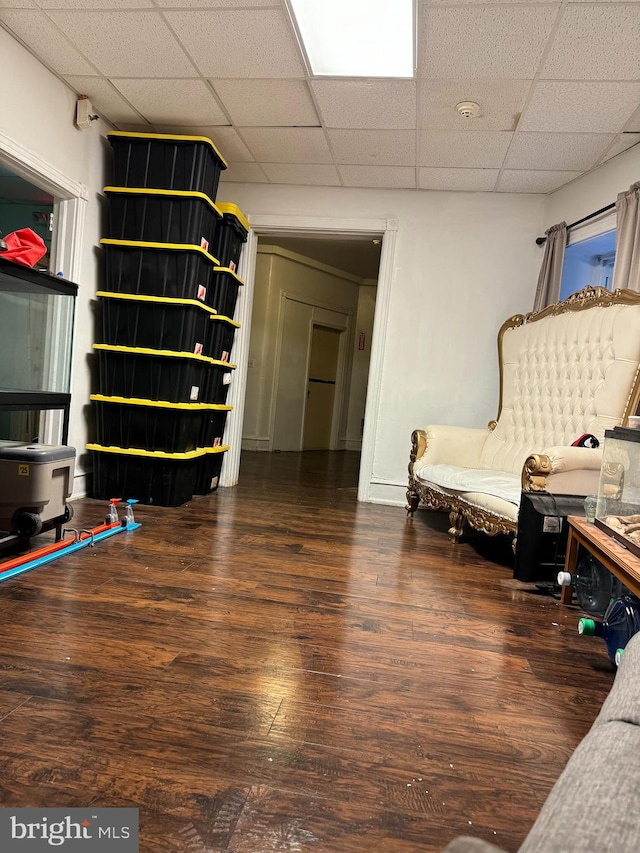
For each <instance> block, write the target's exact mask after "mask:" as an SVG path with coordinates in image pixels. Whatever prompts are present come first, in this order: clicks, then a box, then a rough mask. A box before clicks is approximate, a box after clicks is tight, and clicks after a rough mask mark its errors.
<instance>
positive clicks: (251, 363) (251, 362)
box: [247, 358, 256, 367]
mask: <svg viewBox="0 0 640 853" xmlns="http://www.w3.org/2000/svg"><path fill="white" fill-rule="evenodd" d="M247 365H248V367H255V366H256V364H255V361H254V360H253V359H252V358H250V359H249V361H248V363H247Z"/></svg>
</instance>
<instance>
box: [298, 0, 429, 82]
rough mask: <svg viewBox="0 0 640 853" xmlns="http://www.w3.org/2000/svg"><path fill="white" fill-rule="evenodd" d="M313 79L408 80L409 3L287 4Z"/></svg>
mask: <svg viewBox="0 0 640 853" xmlns="http://www.w3.org/2000/svg"><path fill="white" fill-rule="evenodd" d="M289 4H290V6H291V9H292V12H293V16H294V18H295V21H296V23H297V26H298V30H299V33H300V36H301V39H302V42H303V44H304V48H305V50H306V53H307V57H308V59H309V64H310V66H311V73H312V74H313V75H315V76H318V77H413V74H414V67H415V60H414V42H415V39H414V35H413V0H322V2H321V3H319V2H318V0H289Z"/></svg>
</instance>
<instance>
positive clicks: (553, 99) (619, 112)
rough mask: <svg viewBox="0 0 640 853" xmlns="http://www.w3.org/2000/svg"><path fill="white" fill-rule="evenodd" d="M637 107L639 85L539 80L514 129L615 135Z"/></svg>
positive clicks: (639, 92)
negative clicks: (516, 127)
mask: <svg viewBox="0 0 640 853" xmlns="http://www.w3.org/2000/svg"><path fill="white" fill-rule="evenodd" d="M638 104H640V83H629V82H622V83H609V82H588V83H587V82H564V83H562V82H559V81H554V80H543V81H541V82H539V83H537V84H536V86H535V88H534V90H533V94H532V96H531V100H530V101H529V104H528V106H527V108H526V110H525V112H524V115H523V116H522V118H521V120H520V124H519V125H518V129H519V130H549V131H552V132H554V133H563V132H566V133H571V132H577V133H617V132H618V131H620V130H622V128H623V127H624V125H625V122H626V121H627V120H628V119H629V116H630V115H631V114H632V113H633V111H634V110H635V109H636V108H637V106H638Z"/></svg>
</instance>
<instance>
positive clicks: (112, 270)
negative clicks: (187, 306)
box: [100, 239, 218, 302]
mask: <svg viewBox="0 0 640 853" xmlns="http://www.w3.org/2000/svg"><path fill="white" fill-rule="evenodd" d="M100 244H101V245H102V246H103V247H104V253H105V261H106V289H107V290H108V291H109V292H113V293H133V294H140V296H164V297H167V298H171V299H196V300H198V301H200V302H207V296H208V293H209V286H210V283H211V279H212V277H213V268H214V267H216V266H218V261H217V260H216V259H215V258H214V257H213V256H212V255H210V254H209V253H208V252H206V251H205V250H204V249H202V248H201V247H200V246H191V245H188V244H181V243H149V242H142V241H139V240H110V239H105V240H100Z"/></svg>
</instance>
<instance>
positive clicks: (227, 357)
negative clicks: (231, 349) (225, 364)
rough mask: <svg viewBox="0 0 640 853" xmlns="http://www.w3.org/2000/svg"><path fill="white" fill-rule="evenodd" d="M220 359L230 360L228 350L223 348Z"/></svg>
mask: <svg viewBox="0 0 640 853" xmlns="http://www.w3.org/2000/svg"><path fill="white" fill-rule="evenodd" d="M220 361H229V353H228V352H227V351H226V350H223V352H222V358H221V359H220Z"/></svg>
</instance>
